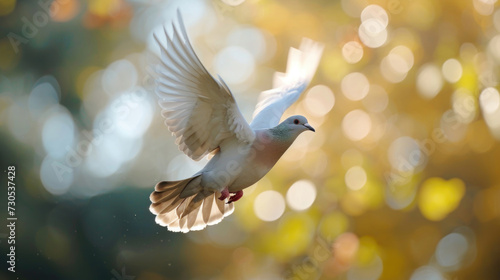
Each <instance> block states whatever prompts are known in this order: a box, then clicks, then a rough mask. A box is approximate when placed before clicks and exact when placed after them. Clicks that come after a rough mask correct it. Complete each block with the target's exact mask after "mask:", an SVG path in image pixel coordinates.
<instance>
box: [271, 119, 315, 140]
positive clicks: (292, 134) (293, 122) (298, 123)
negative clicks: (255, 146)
mask: <svg viewBox="0 0 500 280" xmlns="http://www.w3.org/2000/svg"><path fill="white" fill-rule="evenodd" d="M273 130H274V132H275V134H276V136H277V137H279V138H281V139H283V140H285V141H287V140H292V141H293V140H295V138H297V136H299V134H301V133H302V132H304V131H306V130H311V131H316V130H314V128H313V127H312V126H311V125H309V123H307V119H306V118H305V117H304V116H298V115H297V116H291V117H289V118H288V119H286V120H284V121H283V122H282V123H280V124H279V125H278V126H276V127H275V128H274V129H273Z"/></svg>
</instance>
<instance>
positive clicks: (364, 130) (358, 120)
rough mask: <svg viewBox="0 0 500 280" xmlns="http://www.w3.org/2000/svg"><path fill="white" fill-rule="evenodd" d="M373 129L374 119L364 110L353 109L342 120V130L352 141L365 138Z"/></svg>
mask: <svg viewBox="0 0 500 280" xmlns="http://www.w3.org/2000/svg"><path fill="white" fill-rule="evenodd" d="M371 129H372V120H371V118H370V115H368V114H367V113H366V112H365V111H363V110H359V109H356V110H353V111H351V112H349V113H347V115H345V117H344V119H343V120H342V131H343V132H344V134H345V135H346V136H347V138H349V139H350V140H352V141H359V140H361V139H363V138H365V137H366V136H367V135H368V133H370V131H371Z"/></svg>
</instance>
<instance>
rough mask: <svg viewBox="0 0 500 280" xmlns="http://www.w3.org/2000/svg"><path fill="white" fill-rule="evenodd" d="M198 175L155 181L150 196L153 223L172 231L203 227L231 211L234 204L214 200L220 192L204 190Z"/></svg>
mask: <svg viewBox="0 0 500 280" xmlns="http://www.w3.org/2000/svg"><path fill="white" fill-rule="evenodd" d="M200 182H201V176H196V177H192V178H188V179H185V180H180V181H162V182H159V183H158V184H156V186H155V191H154V192H153V193H151V196H150V197H149V198H150V200H151V202H152V204H151V206H150V207H149V210H150V211H151V213H153V214H155V215H156V219H155V221H156V223H158V224H159V225H161V226H166V227H167V228H168V230H170V231H174V232H179V231H180V232H184V233H185V232H189V231H192V230H201V229H204V228H205V227H206V226H207V225H213V224H217V223H219V222H220V221H221V220H222V219H223V218H224V217H226V216H228V215H230V214H231V213H233V211H234V205H233V203H230V204H226V203H225V201H223V200H219V199H217V198H218V197H219V196H220V193H219V192H211V191H207V190H203V189H202V188H201V186H200Z"/></svg>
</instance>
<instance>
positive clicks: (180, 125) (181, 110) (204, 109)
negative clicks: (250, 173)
mask: <svg viewBox="0 0 500 280" xmlns="http://www.w3.org/2000/svg"><path fill="white" fill-rule="evenodd" d="M177 15H178V24H177V25H176V24H175V23H172V25H173V32H172V34H171V35H169V34H167V31H166V30H165V29H164V31H165V35H166V40H167V42H166V46H165V45H164V44H162V43H161V42H160V40H159V39H158V37H156V34H155V39H156V41H157V42H158V44H159V45H160V48H161V59H160V61H159V62H158V65H156V67H155V70H156V73H157V78H156V83H157V86H156V93H157V95H158V96H159V97H160V100H159V104H160V107H161V108H162V109H163V110H162V115H163V117H164V118H165V124H166V125H167V127H168V129H169V130H170V131H171V132H172V134H173V135H174V136H175V137H176V144H177V145H178V146H179V149H180V150H181V151H183V152H184V153H185V154H186V155H188V156H189V157H190V158H192V159H194V160H200V159H201V158H203V157H204V156H205V155H207V154H208V153H210V152H211V151H213V150H215V149H216V148H217V147H219V144H220V143H221V142H222V141H223V140H225V139H227V138H229V137H233V138H234V139H235V140H236V141H243V142H251V141H253V139H254V138H255V134H254V132H253V130H252V129H251V128H250V126H249V125H248V123H247V122H246V121H245V119H244V118H243V116H242V115H241V112H240V110H239V109H238V106H237V105H236V102H235V100H234V97H233V95H232V94H231V91H230V90H229V88H228V87H227V85H226V84H225V83H224V81H223V80H222V79H221V78H220V77H219V80H216V79H214V78H213V77H212V76H211V75H210V74H209V73H208V72H207V70H206V69H205V67H204V66H203V65H202V64H201V62H200V60H199V59H198V57H197V56H196V54H195V52H194V50H193V48H192V46H191V44H190V43H189V39H188V36H187V33H186V28H185V27H184V23H183V21H182V17H181V14H180V12H179V11H178V12H177Z"/></svg>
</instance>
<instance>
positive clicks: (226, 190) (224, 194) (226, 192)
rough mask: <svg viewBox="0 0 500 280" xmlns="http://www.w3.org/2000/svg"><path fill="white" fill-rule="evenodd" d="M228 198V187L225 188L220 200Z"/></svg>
mask: <svg viewBox="0 0 500 280" xmlns="http://www.w3.org/2000/svg"><path fill="white" fill-rule="evenodd" d="M228 197H229V190H228V189H227V187H226V188H224V189H223V190H222V192H221V195H220V197H219V200H224V199H226V198H228Z"/></svg>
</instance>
